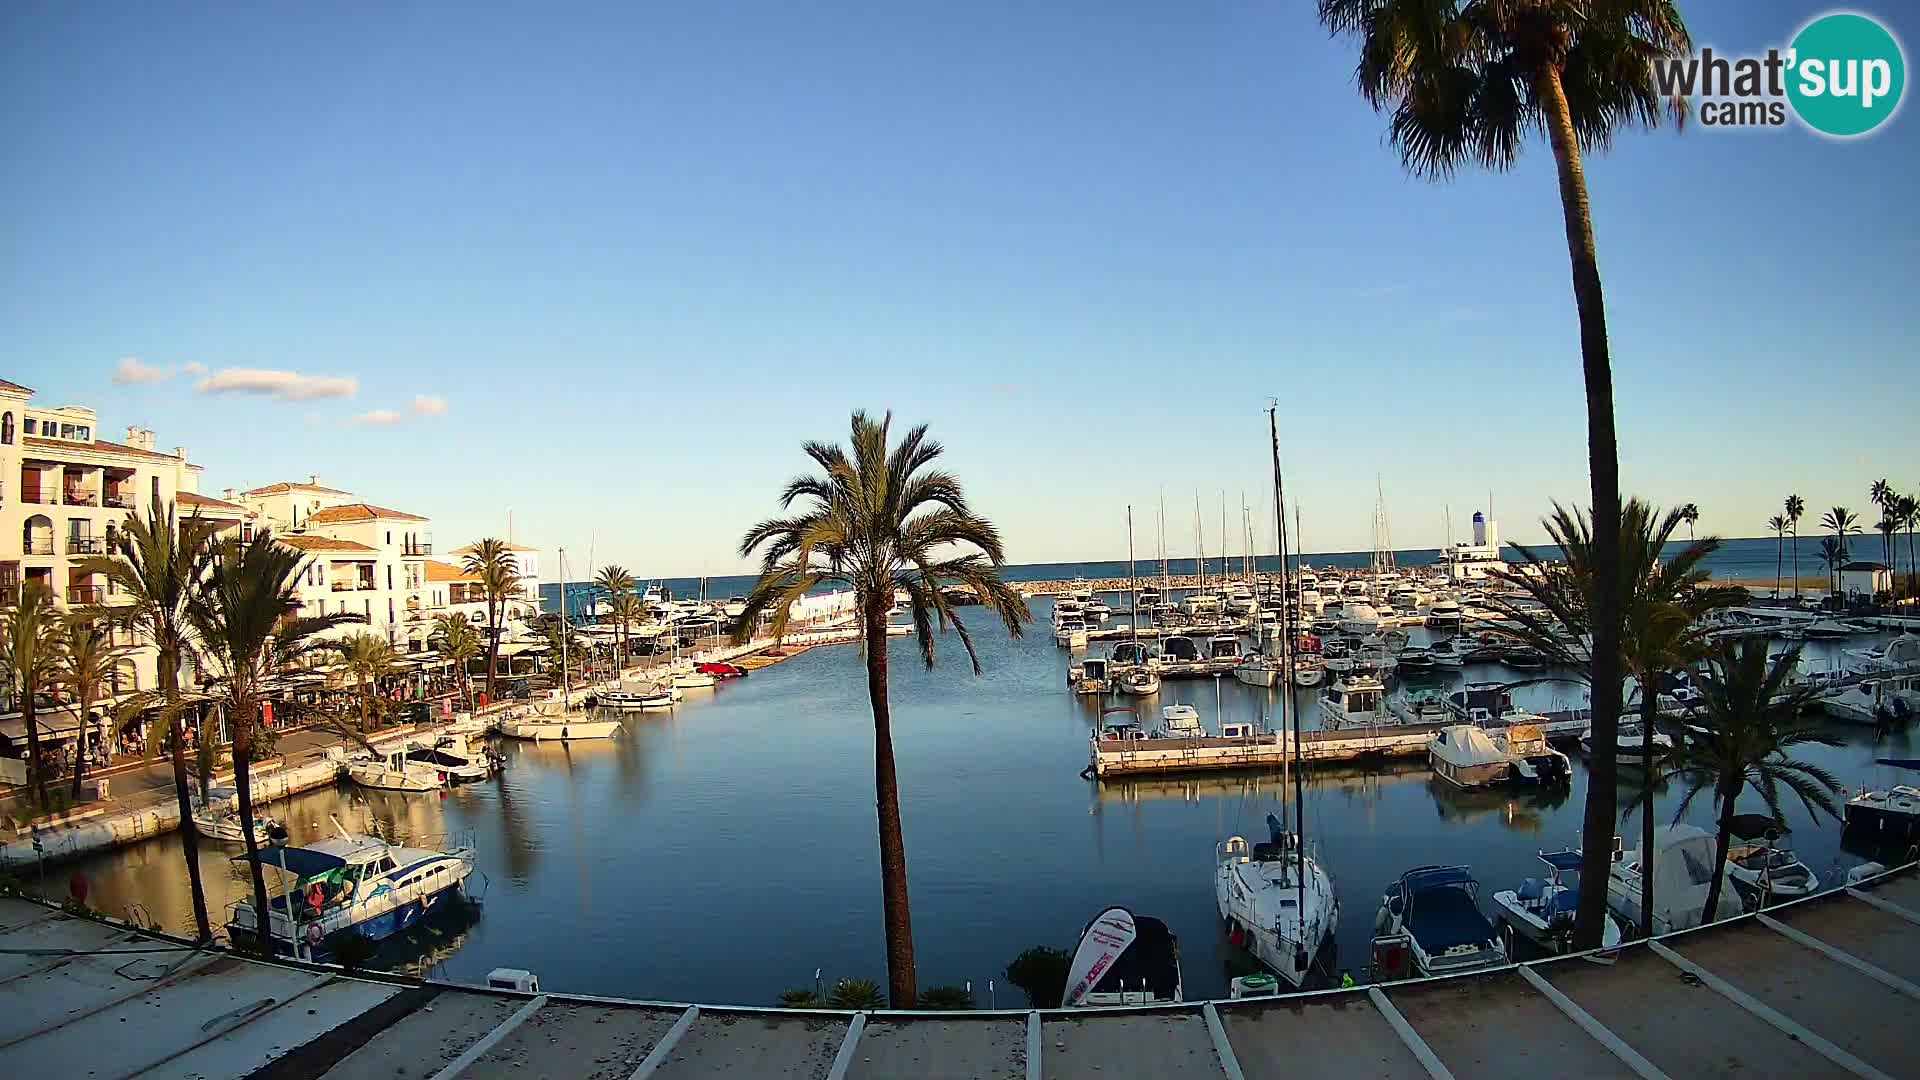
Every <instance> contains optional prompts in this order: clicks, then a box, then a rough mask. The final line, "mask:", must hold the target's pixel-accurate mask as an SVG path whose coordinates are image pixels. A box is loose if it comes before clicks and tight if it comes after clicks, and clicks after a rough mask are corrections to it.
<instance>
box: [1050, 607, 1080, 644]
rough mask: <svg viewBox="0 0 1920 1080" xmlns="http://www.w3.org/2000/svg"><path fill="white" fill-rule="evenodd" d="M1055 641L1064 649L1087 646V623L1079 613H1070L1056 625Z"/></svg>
mask: <svg viewBox="0 0 1920 1080" xmlns="http://www.w3.org/2000/svg"><path fill="white" fill-rule="evenodd" d="M1053 640H1054V643H1055V644H1057V645H1059V646H1060V647H1061V648H1064V649H1084V648H1086V647H1087V623H1086V620H1085V619H1082V618H1081V617H1080V616H1078V615H1069V616H1067V617H1065V618H1063V619H1061V620H1059V622H1058V623H1056V624H1055V625H1054V629H1053Z"/></svg>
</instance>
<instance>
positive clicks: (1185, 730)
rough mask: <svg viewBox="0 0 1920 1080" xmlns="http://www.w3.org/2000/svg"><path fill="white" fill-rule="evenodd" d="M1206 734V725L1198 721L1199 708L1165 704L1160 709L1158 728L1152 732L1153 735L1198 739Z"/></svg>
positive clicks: (1156, 736) (1164, 737) (1161, 737)
mask: <svg viewBox="0 0 1920 1080" xmlns="http://www.w3.org/2000/svg"><path fill="white" fill-rule="evenodd" d="M1206 734H1207V729H1206V726H1205V725H1203V724H1202V723H1200V710H1198V709H1196V708H1194V707H1193V706H1191V705H1167V706H1163V707H1162V708H1161V709H1160V729H1159V730H1158V731H1155V732H1154V733H1153V737H1154V738H1156V739H1198V738H1203V737H1205V736H1206Z"/></svg>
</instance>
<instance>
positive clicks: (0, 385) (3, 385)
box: [0, 379, 33, 394]
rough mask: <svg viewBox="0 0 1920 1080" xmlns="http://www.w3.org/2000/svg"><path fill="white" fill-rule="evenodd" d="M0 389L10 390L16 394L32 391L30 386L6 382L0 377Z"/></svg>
mask: <svg viewBox="0 0 1920 1080" xmlns="http://www.w3.org/2000/svg"><path fill="white" fill-rule="evenodd" d="M0 390H11V391H13V392H14V393H16V394H31V393H33V389H32V388H31V387H26V386H21V385H20V384H19V383H17V382H8V381H7V380H5V379H0Z"/></svg>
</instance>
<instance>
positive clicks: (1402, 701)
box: [1387, 690, 1453, 724]
mask: <svg viewBox="0 0 1920 1080" xmlns="http://www.w3.org/2000/svg"><path fill="white" fill-rule="evenodd" d="M1387 711H1388V712H1391V713H1393V715H1395V716H1397V717H1399V718H1400V722H1401V723H1403V724H1444V723H1447V722H1449V718H1450V717H1452V715H1453V714H1452V713H1451V712H1449V711H1448V709H1447V696H1446V695H1445V694H1443V693H1441V692H1440V691H1438V690H1414V691H1412V692H1410V693H1408V694H1405V695H1403V696H1400V697H1392V698H1388V699H1387Z"/></svg>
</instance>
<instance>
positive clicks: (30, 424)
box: [27, 416, 40, 435]
mask: <svg viewBox="0 0 1920 1080" xmlns="http://www.w3.org/2000/svg"><path fill="white" fill-rule="evenodd" d="M39 426H40V421H38V420H35V419H34V418H33V417H31V416H29V417H27V434H29V435H31V434H33V432H34V429H35V428H38V427H39Z"/></svg>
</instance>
